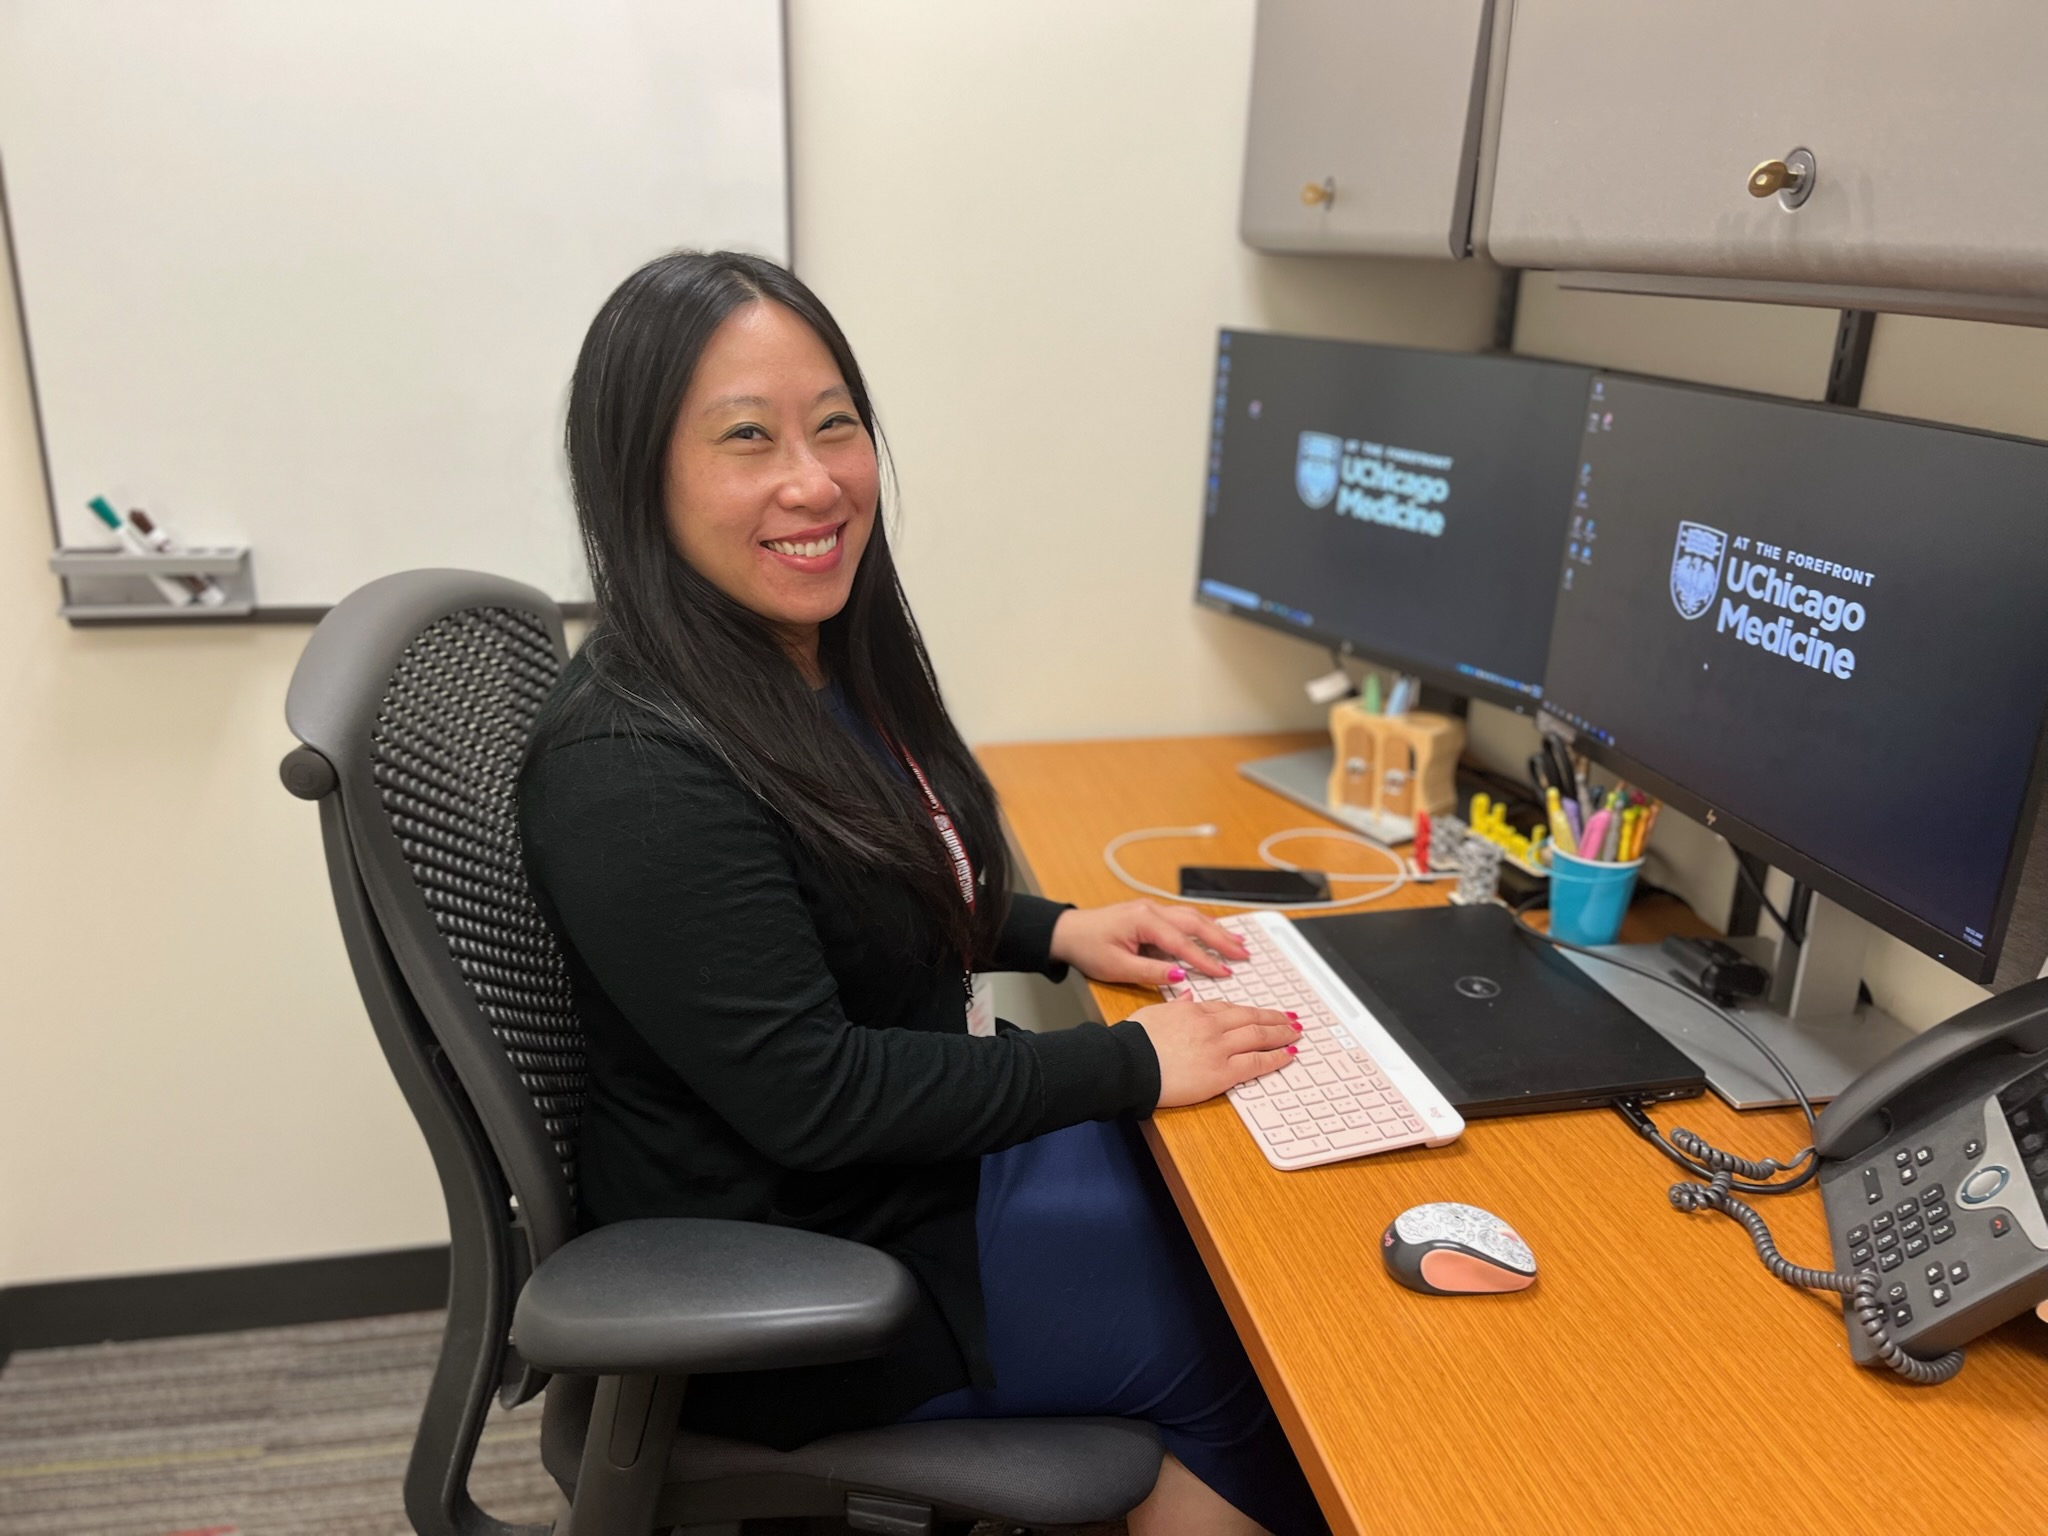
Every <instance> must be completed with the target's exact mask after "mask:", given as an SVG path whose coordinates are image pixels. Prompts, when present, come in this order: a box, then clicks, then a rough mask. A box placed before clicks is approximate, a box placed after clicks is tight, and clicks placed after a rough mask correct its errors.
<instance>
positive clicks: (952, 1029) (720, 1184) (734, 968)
mask: <svg viewBox="0 0 2048 1536" xmlns="http://www.w3.org/2000/svg"><path fill="white" fill-rule="evenodd" d="M568 453H569V469H570V474H571V477H572V480H573V482H574V486H575V494H576V504H577V512H578V516H579V518H580V520H581V524H582V529H583V536H584V543H585V547H586V549H587V551H588V554H589V559H590V567H591V573H592V580H593V582H594V585H595V589H596V594H597V606H598V613H599V620H598V623H597V625H596V627H595V629H594V630H593V632H592V634H591V637H590V639H589V641H588V642H587V643H586V644H585V645H584V647H583V648H582V650H581V651H580V653H579V654H578V655H577V656H576V658H575V659H574V660H572V661H571V662H570V663H569V666H568V668H567V669H566V670H565V672H564V674H563V677H562V680H561V682H560V684H559V686H558V687H557V689H556V691H555V693H554V695H553V696H552V697H551V698H550V700H549V702H548V705H547V708H546V709H545V710H544V711H543V714H542V717H541V721H540V725H539V728H538V729H537V731H536V734H535V738H534V745H533V748H532V750H531V752H530V754H529V756H528V760H527V763H526V767H525V771H524V774H523V777H522V781H521V800H520V816H521V830H522V833H523V836H524V840H525V847H526V857H527V861H528V864H529V866H530V868H531V870H532V874H533V878H534V881H535V884H536V886H537V887H538V888H539V890H540V892H541V896H542V900H543V902H544V903H545V904H546V906H547V907H548V910H549V913H550V916H551V918H552V919H553V920H554V922H555V924H556V927H557V929H558V930H559V931H560V933H561V934H562V936H563V938H564V940H565V944H566V947H567V950H568V953H569V961H570V965H571V968H572V973H573V977H574V982H575V986H576V992H577V998H578V1004H579V1008H580V1011H581V1013H582V1017H583V1021H584V1024H585V1027H586V1030H587V1033H588V1036H589V1052H590V1057H589V1060H590V1089H589V1096H588V1100H587V1103H586V1105H585V1108H584V1114H583V1132H582V1142H581V1146H580V1151H579V1165H578V1181H579V1190H578V1196H579V1204H580V1206H581V1216H582V1219H583V1220H584V1221H585V1222H586V1223H587V1224H590V1225H597V1224H601V1223H604V1222H610V1221H619V1220H624V1219H627V1218H632V1217H645V1216H680V1215H689V1216H725V1217H738V1218H745V1219H748V1220H755V1221H773V1222H780V1223H785V1224H788V1225H791V1226H797V1227H802V1228H806V1229H808V1230H812V1231H818V1232H828V1233H832V1234H835V1235H837V1236H841V1237H847V1238H852V1239H856V1240H858V1241H861V1242H866V1243H872V1244H874V1245H875V1246H877V1247H880V1248H882V1249H884V1250H886V1251H888V1252H889V1253H892V1254H894V1255H896V1257H898V1258H899V1259H901V1260H902V1261H903V1263H904V1264H905V1265H907V1266H908V1267H909V1269H910V1270H911V1272H912V1273H913V1274H915V1275H916V1276H917V1278H918V1280H919V1282H920V1302H921V1305H920V1307H919V1310H918V1312H917V1314H916V1316H915V1318H914V1320H913V1322H912V1324H911V1326H910V1327H909V1328H908V1330H907V1331H906V1334H905V1336H904V1338H903V1339H902V1340H901V1342H900V1343H899V1344H898V1345H897V1346H895V1347H894V1348H893V1349H892V1350H891V1351H890V1353H889V1354H887V1355H885V1356H884V1357H883V1358H881V1359H879V1360H872V1361H862V1362H858V1363H856V1364H852V1365H842V1366H833V1367H829V1368H819V1369H814V1370H801V1371H782V1372H756V1373H749V1374H736V1375H727V1376H715V1377H702V1378H698V1379H697V1380H695V1381H693V1382H692V1383H691V1387H690V1392H689V1394H688V1397H687V1399H686V1402H685V1407H684V1414H685V1420H686V1422H689V1423H691V1424H693V1425H696V1426H699V1427H703V1428H705V1429H709V1430H713V1431H716V1432H719V1433H724V1434H735V1435H740V1436H742V1437H745V1438H749V1439H754V1440H757V1441H761V1442H765V1443H768V1444H774V1445H783V1446H790V1445H797V1444H801V1443H803V1442H804V1441H806V1440H809V1439H812V1438H814V1437H816V1436H818V1435H820V1434H824V1433H828V1432H830V1431H833V1430H839V1429H846V1428H851V1427H856V1426H867V1425H875V1424H883V1423H890V1422H894V1421H897V1420H901V1419H905V1418H918V1417H923V1418H939V1417H964V1416H981V1417H1017V1416H1029V1415H1052V1414H1060V1415H1068V1414H1071V1415H1088V1414H1108V1415H1120V1416H1128V1417H1136V1418H1146V1419H1150V1420H1152V1421H1153V1422H1155V1423H1157V1424H1159V1426H1160V1428H1161V1431H1162V1434H1163V1435H1164V1437H1165V1439H1166V1442H1167V1446H1168V1449H1169V1452H1170V1455H1169V1458H1168V1460H1167V1461H1166V1463H1165V1466H1164V1468H1163V1470H1162V1472H1161V1474H1160V1480H1159V1484H1158V1487H1157V1488H1156V1489H1155V1490H1154V1491H1153V1493H1152V1495H1151V1497H1150V1498H1148V1499H1147V1500H1146V1502H1145V1504H1144V1505H1143V1506H1142V1507H1141V1508H1140V1509H1139V1510H1138V1511H1136V1512H1134V1513H1133V1515H1132V1517H1131V1530H1132V1531H1133V1532H1134V1533H1138V1536H1143V1533H1147V1532H1167V1531H1171V1532H1173V1533H1175V1536H1189V1533H1203V1532H1217V1533H1223V1532H1245V1531H1256V1530H1259V1529H1261V1528H1265V1529H1270V1530H1274V1531H1281V1532H1293V1531H1312V1530H1320V1529H1323V1526H1322V1523H1321V1519H1320V1516H1319V1515H1318V1514H1317V1512H1316V1510H1315V1505H1314V1501H1313V1499H1312V1498H1311V1497H1310V1495H1309V1493H1308V1490H1307V1487H1306V1484H1305V1483H1304V1482H1303V1480H1302V1477H1301V1474H1300V1471H1299V1469H1298V1468H1297V1467H1296V1465H1295V1464H1294V1461H1293V1459H1292V1457H1291V1456H1290V1454H1289V1452H1288V1450H1287V1446H1286V1442H1285V1440H1284V1438H1283V1437H1282V1436H1281V1434H1280V1432H1279V1430H1278V1428H1277V1426H1276V1425H1275V1423H1274V1420H1273V1416H1272V1412H1271V1409H1270V1408H1269V1407H1268V1406H1267V1404H1266V1401H1265V1399H1264V1397H1263V1395H1262V1394H1261V1393H1260V1390H1259V1387H1258V1383H1257V1380H1256V1379H1255V1377H1254V1376H1253V1374H1252V1372H1251V1369H1250V1367H1249V1365H1248V1364H1247V1362H1246V1361H1245V1358H1244V1353H1243V1351H1242V1349H1241V1348H1240V1347H1239V1345H1238V1343H1237V1340H1236V1338H1235V1336H1234V1335H1233V1334H1232V1333H1231V1331H1230V1327H1229V1323H1228V1321H1227V1319H1226V1318H1225V1317H1224V1315H1223V1312H1222V1309H1221V1307H1220V1305H1219V1304H1218V1302H1217V1300H1216V1296H1215V1293H1214V1291H1213V1290H1212V1289H1211V1288H1210V1286H1209V1283H1208V1280H1207V1277H1206V1276H1205V1275H1204V1273H1203V1272H1202V1269H1201V1266H1200V1263H1199V1260H1198V1259H1197V1257H1196V1255H1195V1253H1194V1250H1193V1247H1192V1245H1191V1244H1190V1242H1189V1241H1188V1238H1187V1234H1186V1232H1185V1231H1184V1230H1183V1229H1182V1228H1181V1226H1180V1223H1179V1220H1178V1217H1177V1216H1176V1214H1175V1213H1174V1210H1173V1207H1172V1204H1171V1202H1170V1200H1169V1199H1168V1198H1167V1196H1166V1194H1165V1192H1164V1190H1163V1188H1162V1186H1161V1184H1160V1182H1159V1178H1158V1175H1157V1172H1156V1170H1154V1169H1153V1167H1152V1166H1151V1163H1150V1160H1149V1158H1148V1157H1147V1156H1146V1155H1145V1153H1144V1150H1143V1148H1142V1147H1141V1146H1139V1145H1138V1144H1137V1143H1136V1141H1135V1140H1134V1132H1133V1130H1132V1127H1131V1120H1132V1118H1133V1117H1136V1116H1141V1115H1144V1114H1148V1113H1150V1112H1151V1111H1152V1109H1153V1108H1154V1107H1155V1106H1156V1105H1173V1104H1190V1103H1195V1102H1197V1101H1199V1100H1202V1099H1205V1098H1208V1097H1210V1096H1212V1095H1214V1094H1217V1093H1220V1092H1221V1091H1223V1090H1224V1089H1225V1088H1227V1087H1229V1086H1230V1085H1231V1084H1233V1083H1236V1082H1240V1081H1243V1080H1245V1079H1246V1078H1249V1077H1253V1076H1256V1075H1258V1074H1260V1073H1263V1072H1267V1071H1271V1070H1272V1069H1273V1068H1275V1067H1278V1066H1281V1065H1284V1064H1285V1062H1286V1061H1287V1059H1288V1056H1289V1054H1290V1053H1291V1052H1292V1050H1293V1046H1292V1045H1291V1044H1290V1043H1289V1042H1290V1041H1291V1040H1292V1038H1293V1035H1294V1030H1295V1028H1296V1027H1297V1026H1295V1025H1293V1024H1292V1023H1291V1021H1290V1020H1289V1019H1288V1017H1287V1016H1286V1015H1284V1014H1279V1013H1273V1012H1269V1011H1262V1010H1252V1009H1246V1008H1236V1007H1230V1006H1226V1005H1222V1004H1198V1003H1190V1002H1175V1003H1162V1004H1157V1005H1155V1006H1152V1007H1149V1008H1142V1009H1140V1010H1138V1012H1136V1013H1135V1014H1133V1015H1132V1016H1131V1017H1130V1018H1129V1019H1126V1020H1124V1021H1123V1022H1121V1023H1119V1024H1116V1025H1114V1026H1111V1027H1108V1028H1105V1027H1103V1026H1101V1025H1092V1024H1091V1025H1083V1026H1081V1027H1080V1028H1078V1029H1073V1030H1068V1031H1064V1032H1060V1033H1056V1034H1044V1035H1033V1034H1028V1033H1025V1032H1024V1031H1021V1030H1016V1029H1014V1028H1011V1027H1009V1026H1007V1025H1003V1026H1000V1027H998V1026H997V1025H996V1024H995V1022H994V1021H993V1020H992V1019H987V1018H982V1017H977V1016H975V1015H976V1012H977V1010H976V1009H975V1006H974V1004H973V1001H972V992H973V988H972V985H971V983H970V982H969V981H968V979H967V976H968V973H969V972H970V971H989V970H1004V969H1009V970H1036V971H1041V972H1043V973H1045V974H1047V975H1049V976H1052V977H1054V978H1055V979H1057V978H1058V977H1059V976H1061V975H1063V974H1064V973H1065V969H1066V967H1067V966H1069V965H1075V966H1079V967H1080V968H1081V969H1082V970H1083V971H1084V972H1086V973H1087V974H1088V975H1091V976H1094V977H1097V978H1099V979H1102V980H1107V981H1120V982H1133V983H1141V984H1150V985H1158V984H1159V983H1161V982H1163V981H1167V980H1178V979H1180V973H1179V972H1178V971H1176V970H1175V969H1174V967H1175V966H1176V965H1183V966H1192V967H1195V968H1197V969H1199V970H1201V971H1203V972H1205V973H1208V974H1221V973H1222V972H1223V965H1222V962H1221V961H1219V960H1218V959H1217V958H1216V955H1217V954H1219V953H1220V954H1221V955H1223V956H1226V957H1236V958H1243V954H1244V951H1243V950H1242V948H1241V947H1240V946H1238V945H1237V944H1236V942H1235V941H1234V940H1233V939H1232V938H1231V937H1230V936H1229V935H1228V934H1227V933H1226V932H1225V931H1224V930H1222V929H1221V928H1218V927H1217V926H1216V925H1215V924H1213V923H1211V922H1209V921H1207V920H1206V919H1204V918H1202V917H1200V916H1199V915H1198V914H1196V913H1194V912H1192V911H1190V910H1186V909H1162V908H1158V907H1154V906H1152V905H1151V904H1149V903H1144V902H1133V903H1126V904H1124V905H1122V906H1115V907H1107V908H1100V909H1096V910H1093V911H1078V910H1075V909H1073V908H1069V907H1061V906H1058V905H1055V904H1054V903H1051V902H1047V901H1043V900H1039V899H1037V898H1034V897H1029V896H1025V895H1021V894H1016V893H1013V892H1012V891H1011V889H1010V879H1009V875H1010V871H1009V866H1008V863H1007V860H1006V858H1005V853H1004V844H1003V838H1002V834H1001V831H1000V828H999V825H998V821H997V813H996V804H995V796H994V794H993V792H992V791H991V790H990V788H989V785H988V782H987V780H986V779H985V778H984V777H983V776H982V774H981V772H980V771H979V769H978V768H977V767H976V765H975V762H974V759H973V758H972V757H971V756H970V755H969V753H968V751H967V749H966V747H965V746H964V745H963V744H962V742H961V740H960V736H959V733H958V732H957V731H955V730H954V728H953V725H952V722H951V721H950V720H949V719H948V718H947V716H946V712H945V708H944V705H943V704H942V703H941V702H940V698H939V693H938V689H937V687H936V685H935V683H934V681H933V678H932V673H931V668H930V665H929V663H928V661H927V660H926V657H925V653H924V649H923V647H922V645H921V643H920V642H919V639H918V635H917V630H916V627H915V625H914V624H913V622H912V620H911V617H910V613H909V610H908V608H907V606H906V605H905V602H904V598H903V594H902V591H901V589H900V587H899V586H898V584H897V579H896V571H895V566H894V564H893V562H892V561H891V559H890V555H889V546H888V540H887V537H886V535H885V533H884V530H883V526H882V521H881V517H880V507H879V503H880V473H879V467H878V459H877V452H876V439H875V431H874V415H873V411H872V409H871V408H870V405H869V402H868V396H867V391H866V387H865V385H864V384H863V382H862V379H861V374H860V369H859V367H858V366H857V365H856V363H855V362H854V359H853V354H852V352H851V351H850V350H849V349H848V347H847V344H846V340H845V338H844V337H843V336H842V335H841V333H840V331H839V328H838V326H837V325H836V324H835V323H834V322H833V320H832V317H831V316H830V315H829V314H827V313H826V311H825V309H824V306H823V305H821V304H820V303H819V302H818V300H817V299H816V297H815V296H813V295H812V294H811V292H810V291H809V289H807V288H805V287H804V285H803V284H801V283H800V282H798V281H797V280H796V279H795V278H794V277H792V276H791V275H790V274H789V273H787V272H785V271H784V270H782V269H781V268H780V267H777V266H775V265H773V264H772V263H769V262H766V261H762V260H759V259H757V258H753V257H747V256H738V255H732V254H725V253H721V254H717V255H710V256H702V255H695V254H680V255H674V256H669V257H665V258H663V259H661V260H659V261H656V262H653V263H651V264H650V265H648V266H646V267H644V268H642V269H641V270H640V271H639V272H637V273H635V274H634V275H633V276H632V277H631V278H629V279H627V281H626V282H625V283H624V284H623V285H622V286H621V287H620V288H619V289H618V291H617V292H616V293H614V294H613V295H612V296H611V298H610V299H609V300H608V301H607V302H606V304H605V306H604V308H603V309H602V310H601V311H600V312H599V314H598V316H597V319H596V321H595V322H594V323H593V324H592V326H591V329H590V333H589V336H588V337H587V338H586V340H585V342H584V345H583V350H582V353H581V355H580V357H579V358H578V360H577V364H576V373H575V378H574V380H573V382H572V385H571V389H570V398H569V421H568ZM1204 945H1206V946H1207V948H1206V949H1205V948H1204ZM1212 952H1213V953H1212ZM1160 955H1164V956H1166V957H1169V958H1158V956H1160Z"/></svg>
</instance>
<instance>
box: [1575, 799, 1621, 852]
mask: <svg viewBox="0 0 2048 1536" xmlns="http://www.w3.org/2000/svg"><path fill="white" fill-rule="evenodd" d="M1613 820H1614V813H1613V812H1611V811H1595V812H1594V813H1593V814H1592V815H1590V816H1588V817H1587V818H1586V829H1585V831H1583V832H1581V833H1580V834H1579V857H1580V858H1582V859H1597V858H1600V857H1601V856H1602V851H1603V849H1604V847H1605V844H1606V842H1607V828H1608V826H1609V824H1610V823H1611V822H1612V821H1613Z"/></svg>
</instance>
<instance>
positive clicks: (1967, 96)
mask: <svg viewBox="0 0 2048 1536" xmlns="http://www.w3.org/2000/svg"><path fill="white" fill-rule="evenodd" d="M2044 82H2048V6H2043V5H2042V4H2040V0H1971V3H1970V4H1968V5H1943V6H1930V5H1927V4H1925V3H1924V0H1711V3H1709V0H1667V3H1661V4H1656V5H1646V4H1643V3H1642V0H1518V3H1517V4H1516V6H1515V18H1514V34H1513V38H1512V41H1511V44H1510V47H1509V52H1508V62H1507V79H1506V91H1505V98H1504V101H1503V106H1502V119H1501V126H1500V138H1499V160H1498V175H1497V180H1496V184H1495V186H1494V191H1493V199H1492V211H1491V224H1490V228H1489V231H1488V240H1489V246H1490V249H1491V252H1492V254H1493V255H1494V256H1495V258H1496V259H1498V260H1500V261H1502V262H1504V263H1507V264H1510V265H1516V266H1527V267H1549V268H1559V269H1573V268H1576V269H1583V270H1590V271H1603V272H1624V273H1627V272H1635V273H1681V274H1688V275H1693V276H1702V277H1710V278H1717V279H1762V280H1776V281H1781V282H1805V283H1828V284H1835V285H1855V286H1859V287H1867V288H1873V289H1878V288H1897V289H1920V290H1929V289H1935V290H1944V291H1948V292H1962V293H1973V294H1992V295H2005V296H2020V297H2027V296H2048V198H2044V197H2043V196H2042V195H2041V189H2042V186H2043V179H2042V178H2043V167H2044V165H2048V87H2044ZM1798 149H1803V150H1807V151H1809V152H1810V153H1811V155H1812V156H1813V161H1814V169H1813V172H1812V174H1811V179H1810V182H1808V183H1805V184H1804V185H1801V184H1796V183H1795V184H1791V185H1788V186H1785V187H1783V188H1779V187H1776V186H1775V185H1773V183H1774V182H1775V181H1776V180H1777V175H1778V173H1776V172H1770V173H1767V177H1766V182H1765V184H1764V185H1763V186H1762V187H1760V188H1759V189H1758V190H1759V191H1761V192H1762V193H1763V195H1760V196H1758V195H1752V191H1751V185H1750V180H1751V176H1752V173H1753V172H1754V171H1755V170H1756V169H1757V168H1758V167H1759V166H1760V165H1762V164H1764V163H1765V162H1768V161H1773V160H1787V159H1789V157H1790V155H1791V152H1792V151H1794V150H1798Z"/></svg>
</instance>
